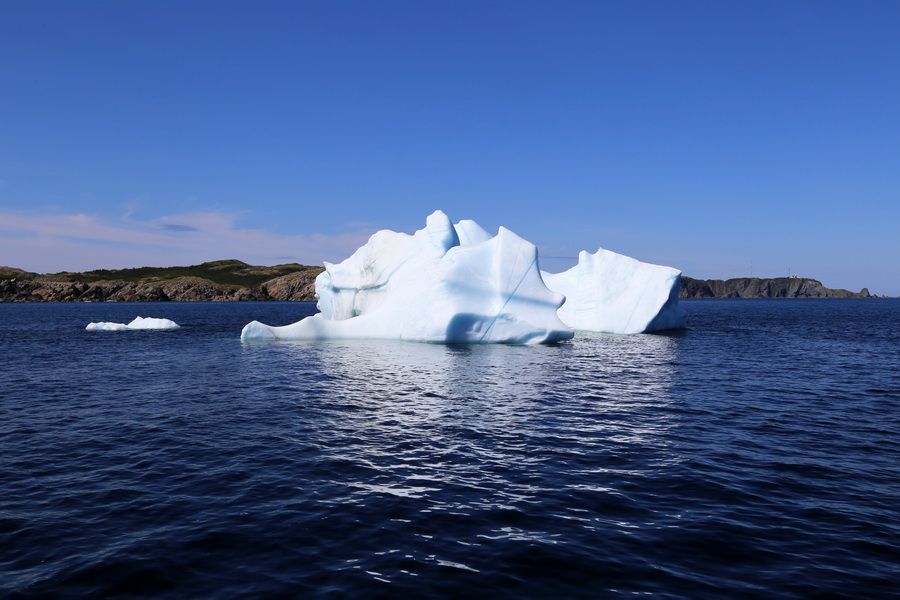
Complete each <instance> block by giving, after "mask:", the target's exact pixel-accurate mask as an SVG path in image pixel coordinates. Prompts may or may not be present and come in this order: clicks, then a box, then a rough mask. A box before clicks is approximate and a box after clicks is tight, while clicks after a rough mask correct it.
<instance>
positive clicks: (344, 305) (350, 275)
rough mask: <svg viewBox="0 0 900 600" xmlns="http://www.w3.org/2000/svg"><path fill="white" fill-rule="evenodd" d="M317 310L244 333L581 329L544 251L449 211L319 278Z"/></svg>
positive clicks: (445, 338) (527, 333) (376, 241)
mask: <svg viewBox="0 0 900 600" xmlns="http://www.w3.org/2000/svg"><path fill="white" fill-rule="evenodd" d="M316 296H317V297H318V299H319V301H318V308H319V310H320V311H321V312H320V313H319V314H316V315H313V316H311V317H307V318H305V319H303V320H302V321H299V322H297V323H294V324H293V325H286V326H284V327H270V326H268V325H264V324H262V323H259V322H257V321H253V322H252V323H249V324H248V325H246V326H245V327H244V329H243V331H242V332H241V339H243V340H253V339H291V340H321V339H401V340H411V341H420V342H441V343H505V344H539V343H552V342H558V341H561V340H567V339H570V338H571V337H572V336H573V335H574V334H573V331H572V330H571V329H569V328H568V327H566V326H565V325H564V324H563V322H562V321H560V319H559V317H558V316H557V312H556V311H557V309H558V308H559V307H560V306H561V305H562V303H563V300H564V298H563V296H562V295H561V294H558V293H555V292H552V291H550V290H549V289H547V286H546V285H544V282H543V280H542V279H541V274H540V271H539V270H538V262H537V248H535V246H534V245H533V244H531V243H530V242H528V241H526V240H524V239H522V238H520V237H519V236H517V235H516V234H515V233H513V232H511V231H509V230H508V229H505V228H503V227H501V228H500V229H499V231H498V232H497V235H495V236H493V237H492V236H490V235H489V234H488V233H487V232H486V231H485V230H484V229H482V228H481V227H480V226H479V225H478V224H477V223H475V222H474V221H460V222H459V223H457V224H456V225H453V223H451V221H450V219H449V218H448V217H447V215H445V214H444V213H443V212H441V211H435V212H434V213H432V214H431V215H429V217H428V219H427V220H426V225H425V228H424V229H420V230H419V231H417V232H416V233H415V234H414V235H408V234H405V233H397V232H394V231H389V230H384V231H379V232H377V233H375V234H374V235H373V236H372V237H371V238H369V241H368V242H367V243H366V244H365V245H364V246H363V247H361V248H360V249H359V250H357V251H356V252H355V253H354V254H353V255H352V256H351V257H350V258H348V259H346V260H345V261H343V262H341V263H339V264H336V265H334V264H330V263H325V271H324V272H323V273H322V274H320V275H319V277H317V278H316Z"/></svg>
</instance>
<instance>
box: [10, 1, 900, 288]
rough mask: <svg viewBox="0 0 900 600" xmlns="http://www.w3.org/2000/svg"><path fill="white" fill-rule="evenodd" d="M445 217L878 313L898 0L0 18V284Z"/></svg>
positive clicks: (557, 263) (275, 249)
mask: <svg viewBox="0 0 900 600" xmlns="http://www.w3.org/2000/svg"><path fill="white" fill-rule="evenodd" d="M435 208H442V209H443V210H444V211H445V212H447V213H448V214H449V215H450V216H451V217H452V218H454V219H459V218H474V219H475V220H477V221H479V222H481V223H482V224H483V225H485V226H486V227H488V228H492V229H493V228H496V227H497V226H498V225H501V224H502V225H505V226H507V227H509V228H510V229H512V230H514V231H516V232H517V233H519V234H521V235H523V236H524V237H526V238H528V239H530V240H532V241H534V242H535V243H536V244H538V246H539V247H540V249H541V251H542V253H543V255H544V256H546V257H547V258H546V259H545V260H544V266H545V267H548V268H550V269H555V268H557V267H562V266H565V265H566V264H567V263H568V260H567V259H566V258H551V257H573V256H575V254H576V253H577V251H578V250H579V249H582V248H586V249H590V250H594V249H596V248H597V247H598V246H603V247H606V248H610V249H612V250H616V251H619V252H623V253H626V254H629V255H632V256H635V257H637V258H640V259H643V260H650V261H654V262H661V263H664V264H669V265H672V266H676V267H679V268H681V269H682V270H684V271H685V273H687V274H689V275H693V276H700V277H729V276H744V275H748V274H750V273H751V272H752V273H753V274H755V275H766V276H775V275H783V274H785V273H786V272H787V270H788V269H790V270H791V271H793V272H796V273H799V274H801V275H808V276H814V277H817V278H819V279H821V280H823V281H824V282H825V283H826V285H831V286H840V287H849V288H854V289H858V288H860V287H862V286H863V285H867V286H869V287H870V288H871V289H872V291H873V292H879V293H889V294H894V295H896V294H900V241H898V240H900V3H898V2H888V1H884V2H867V1H862V2H856V1H854V2H851V1H849V0H847V1H845V2H825V1H818V0H817V1H810V2H801V1H789V2H783V1H755V0H754V1H750V0H748V1H746V2H721V1H711V2H691V1H679V2H672V1H660V2H641V1H622V2H614V3H613V2H610V3H605V2H599V1H597V2H555V1H553V2H551V1H547V2H522V1H516V2H500V1H496V2H494V1H492V2H480V1H479V2H437V1H429V0H417V1H409V2H393V1H379V2H324V1H323V2H299V1H291V2H250V1H247V2H240V3H239V2H222V1H216V2H199V1H192V2H174V1H173V2H168V1H160V0H153V1H149V0H148V1H137V0H127V1H118V0H117V1H113V0H109V1H102V2H101V1H91V0H81V1H78V2H69V1H66V2H49V1H38V2H35V1H31V0H15V1H10V0H4V1H2V3H0V264H10V265H17V266H21V267H25V268H30V269H36V270H42V271H47V270H58V269H63V268H66V269H74V268H85V267H94V266H135V265H140V264H171V263H173V262H178V263H183V262H196V261H200V260H206V259H211V258H225V257H237V258H243V259H245V260H248V261H253V262H261V263H276V262H285V261H286V260H288V259H290V260H295V259H296V260H302V261H305V262H314V261H315V262H317V261H320V260H322V259H340V258H342V257H343V256H344V255H346V254H347V253H349V252H350V251H352V250H353V249H354V248H355V246H356V244H357V243H359V242H360V241H361V240H364V239H365V237H366V236H367V235H368V234H369V233H371V232H372V231H374V230H376V229H378V228H383V227H390V228H392V229H399V230H407V231H412V230H413V229H415V228H417V227H420V226H421V225H422V224H423V222H424V217H425V215H426V214H427V213H429V212H430V211H432V210H433V209H435Z"/></svg>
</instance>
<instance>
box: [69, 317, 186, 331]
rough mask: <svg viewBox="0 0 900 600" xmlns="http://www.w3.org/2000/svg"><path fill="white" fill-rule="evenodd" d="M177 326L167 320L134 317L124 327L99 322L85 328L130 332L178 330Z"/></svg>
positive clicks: (118, 324) (122, 325) (120, 324)
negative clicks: (138, 330)
mask: <svg viewBox="0 0 900 600" xmlns="http://www.w3.org/2000/svg"><path fill="white" fill-rule="evenodd" d="M178 327H179V325H178V323H176V322H175V321H170V320H169V319H154V318H153V317H136V318H135V319H134V321H132V322H131V323H129V324H128V325H126V324H125V323H109V322H106V321H101V322H99V323H88V326H87V327H85V329H86V330H88V331H131V330H136V329H157V330H165V329H178Z"/></svg>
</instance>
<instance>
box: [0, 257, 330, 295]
mask: <svg viewBox="0 0 900 600" xmlns="http://www.w3.org/2000/svg"><path fill="white" fill-rule="evenodd" d="M321 272H322V268H321V267H311V266H307V265H300V264H295V263H292V264H286V265H276V266H274V267H259V266H254V265H248V264H246V263H243V262H241V261H238V260H222V261H215V262H209V263H203V264H200V265H194V266H189V267H165V268H156V267H142V268H140V269H120V270H99V271H86V272H84V273H69V272H63V273H53V274H49V275H39V274H37V273H29V272H27V271H23V270H21V269H15V268H12V267H0V302H88V301H90V302H164V301H168V300H172V301H181V302H190V301H241V300H313V299H315V283H314V282H315V279H316V276H317V275H318V274H319V273H321Z"/></svg>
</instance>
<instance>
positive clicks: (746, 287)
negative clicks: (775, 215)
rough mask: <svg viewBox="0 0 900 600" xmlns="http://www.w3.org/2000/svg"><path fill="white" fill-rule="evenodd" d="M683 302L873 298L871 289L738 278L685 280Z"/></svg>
mask: <svg viewBox="0 0 900 600" xmlns="http://www.w3.org/2000/svg"><path fill="white" fill-rule="evenodd" d="M681 297H682V298H870V297H871V295H870V294H869V290H868V288H863V289H862V290H861V291H859V292H851V291H848V290H841V289H831V288H827V287H825V286H824V285H822V282H821V281H818V280H816V279H809V278H806V277H776V278H773V279H760V278H758V277H738V278H736V279H726V280H722V279H693V278H691V277H684V276H682V278H681Z"/></svg>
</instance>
